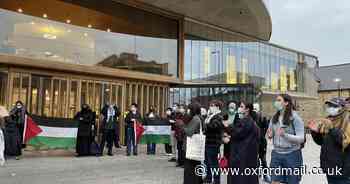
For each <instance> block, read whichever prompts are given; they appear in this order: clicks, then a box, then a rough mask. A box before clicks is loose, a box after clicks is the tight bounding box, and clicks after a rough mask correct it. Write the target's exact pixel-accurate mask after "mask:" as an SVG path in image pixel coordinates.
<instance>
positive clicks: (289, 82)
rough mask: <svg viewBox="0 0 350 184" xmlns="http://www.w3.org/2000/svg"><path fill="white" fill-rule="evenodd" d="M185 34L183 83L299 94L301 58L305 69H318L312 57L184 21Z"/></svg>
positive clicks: (301, 79)
mask: <svg viewBox="0 0 350 184" xmlns="http://www.w3.org/2000/svg"><path fill="white" fill-rule="evenodd" d="M185 32H186V37H185V39H186V40H185V80H186V81H191V82H203V83H208V81H210V82H211V83H213V82H214V83H221V84H222V83H226V84H248V83H249V84H253V85H254V86H255V87H257V88H259V89H262V90H264V91H274V92H287V91H299V92H302V91H303V85H304V83H303V82H302V81H303V76H302V75H300V74H302V73H303V71H302V70H304V68H305V67H302V66H303V65H304V64H303V63H304V62H303V61H302V60H301V59H300V58H303V60H304V61H305V63H307V66H308V68H311V69H313V68H315V67H317V59H316V58H315V57H312V56H307V55H304V54H302V53H298V52H294V51H290V50H288V49H283V48H280V47H277V46H275V45H272V44H268V43H265V42H262V41H257V40H252V39H249V38H246V37H242V36H238V35H233V34H229V33H225V32H220V31H218V30H214V29H212V28H209V27H206V26H204V25H199V24H196V23H192V22H186V24H185ZM300 65H301V66H300ZM174 91H176V90H175V89H174ZM175 101H176V100H175ZM186 101H188V100H186Z"/></svg>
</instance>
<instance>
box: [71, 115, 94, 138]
mask: <svg viewBox="0 0 350 184" xmlns="http://www.w3.org/2000/svg"><path fill="white" fill-rule="evenodd" d="M95 118H96V115H95V113H94V112H92V111H91V110H85V111H84V110H82V111H80V112H78V113H77V114H76V115H75V117H74V119H76V120H78V121H79V126H78V136H84V137H88V136H92V135H93V133H94V132H92V126H95Z"/></svg>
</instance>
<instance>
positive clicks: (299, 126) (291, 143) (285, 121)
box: [267, 94, 305, 184]
mask: <svg viewBox="0 0 350 184" xmlns="http://www.w3.org/2000/svg"><path fill="white" fill-rule="evenodd" d="M274 107H275V109H276V110H277V112H276V114H275V115H274V116H273V118H272V119H271V122H270V125H269V129H268V132H267V134H268V137H269V138H270V139H272V140H273V150H272V153H271V164H270V167H271V168H281V169H296V168H298V169H300V168H301V167H302V165H303V157H302V152H301V145H302V144H303V143H304V140H305V135H304V122H303V120H302V119H301V118H300V116H299V115H298V114H297V112H295V111H294V105H293V100H292V98H291V97H290V96H289V95H287V94H281V95H278V96H277V98H276V101H275V102H274ZM301 177H302V176H301V174H300V173H299V174H296V173H293V174H289V175H286V174H283V173H277V172H276V173H274V172H273V173H272V176H271V179H272V183H273V184H278V183H288V184H298V183H300V181H301Z"/></svg>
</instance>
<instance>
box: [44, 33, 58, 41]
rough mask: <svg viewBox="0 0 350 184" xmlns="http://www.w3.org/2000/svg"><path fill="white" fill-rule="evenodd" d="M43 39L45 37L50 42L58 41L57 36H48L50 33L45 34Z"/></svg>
mask: <svg viewBox="0 0 350 184" xmlns="http://www.w3.org/2000/svg"><path fill="white" fill-rule="evenodd" d="M43 37H44V38H45V39H48V40H55V39H57V36H56V35H53V34H48V33H45V34H44V35H43Z"/></svg>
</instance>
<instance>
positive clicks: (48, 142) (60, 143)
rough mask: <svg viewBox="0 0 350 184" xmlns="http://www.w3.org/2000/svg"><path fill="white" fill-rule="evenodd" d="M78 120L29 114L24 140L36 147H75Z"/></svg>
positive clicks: (42, 148) (45, 148)
mask: <svg viewBox="0 0 350 184" xmlns="http://www.w3.org/2000/svg"><path fill="white" fill-rule="evenodd" d="M77 133H78V122H77V121H76V120H72V119H64V118H46V117H40V116H34V115H33V116H32V117H29V116H27V118H26V124H25V131H24V136H23V140H25V142H27V144H28V145H30V146H33V147H34V148H36V149H41V150H47V149H74V148H75V145H76V138H77Z"/></svg>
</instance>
